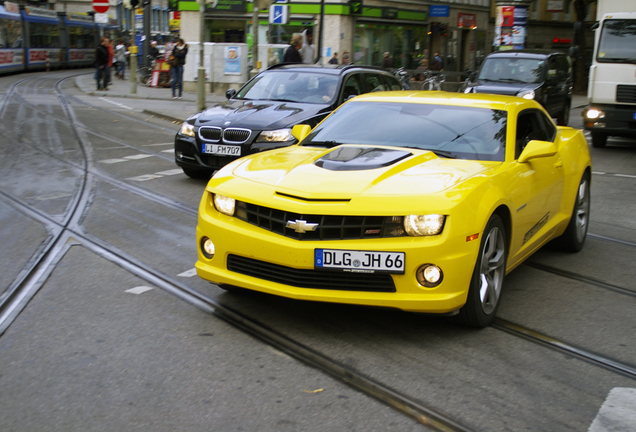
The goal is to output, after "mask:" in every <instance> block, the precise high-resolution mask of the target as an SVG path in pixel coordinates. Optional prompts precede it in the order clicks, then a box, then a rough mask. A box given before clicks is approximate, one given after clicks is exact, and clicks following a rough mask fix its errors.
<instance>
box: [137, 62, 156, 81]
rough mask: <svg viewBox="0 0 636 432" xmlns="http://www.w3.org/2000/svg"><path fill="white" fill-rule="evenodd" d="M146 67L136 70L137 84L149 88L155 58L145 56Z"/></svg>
mask: <svg viewBox="0 0 636 432" xmlns="http://www.w3.org/2000/svg"><path fill="white" fill-rule="evenodd" d="M147 57H148V60H149V63H148V66H142V67H140V68H139V69H137V82H138V83H139V84H141V85H145V86H149V85H150V82H151V78H152V70H153V68H154V67H155V58H154V57H152V56H147Z"/></svg>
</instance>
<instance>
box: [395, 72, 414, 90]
mask: <svg viewBox="0 0 636 432" xmlns="http://www.w3.org/2000/svg"><path fill="white" fill-rule="evenodd" d="M393 74H394V75H395V76H396V77H397V79H399V80H400V82H401V83H402V86H403V87H404V90H410V89H411V85H410V84H409V80H410V78H411V74H410V73H409V72H407V71H406V69H404V68H403V67H401V68H399V69H397V70H396V71H395V72H393Z"/></svg>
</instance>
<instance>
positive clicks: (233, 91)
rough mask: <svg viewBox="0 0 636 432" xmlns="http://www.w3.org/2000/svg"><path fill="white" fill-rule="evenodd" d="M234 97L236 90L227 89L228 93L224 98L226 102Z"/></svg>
mask: <svg viewBox="0 0 636 432" xmlns="http://www.w3.org/2000/svg"><path fill="white" fill-rule="evenodd" d="M235 95H236V89H229V90H228V91H226V92H225V97H226V98H227V100H230V99H232V98H233V97H234V96H235Z"/></svg>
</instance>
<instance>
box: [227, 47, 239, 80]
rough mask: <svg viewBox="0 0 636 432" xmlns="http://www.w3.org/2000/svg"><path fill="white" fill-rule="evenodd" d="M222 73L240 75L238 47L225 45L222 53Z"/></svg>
mask: <svg viewBox="0 0 636 432" xmlns="http://www.w3.org/2000/svg"><path fill="white" fill-rule="evenodd" d="M223 64H224V66H223V74H224V75H240V74H241V56H240V51H239V47H237V46H229V47H225V52H224V54H223Z"/></svg>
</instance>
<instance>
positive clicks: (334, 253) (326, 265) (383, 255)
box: [314, 249, 404, 274]
mask: <svg viewBox="0 0 636 432" xmlns="http://www.w3.org/2000/svg"><path fill="white" fill-rule="evenodd" d="M314 266H315V267H316V268H317V269H328V270H342V271H348V272H359V273H375V272H384V273H398V274H404V252H378V251H372V252H371V251H355V250H337V249H315V250H314Z"/></svg>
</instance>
